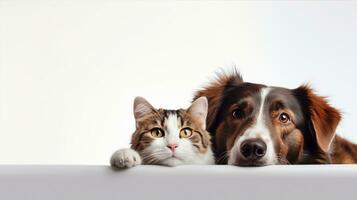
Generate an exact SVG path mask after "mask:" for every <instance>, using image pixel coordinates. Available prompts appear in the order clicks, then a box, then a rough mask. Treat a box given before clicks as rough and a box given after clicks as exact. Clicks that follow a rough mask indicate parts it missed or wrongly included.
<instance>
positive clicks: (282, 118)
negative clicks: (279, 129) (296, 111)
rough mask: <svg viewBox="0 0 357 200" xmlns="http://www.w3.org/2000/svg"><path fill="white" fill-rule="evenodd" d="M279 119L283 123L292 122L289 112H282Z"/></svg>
mask: <svg viewBox="0 0 357 200" xmlns="http://www.w3.org/2000/svg"><path fill="white" fill-rule="evenodd" d="M279 121H280V122H281V123H284V124H286V123H288V122H290V116H289V115H288V114H287V113H281V114H280V115H279Z"/></svg>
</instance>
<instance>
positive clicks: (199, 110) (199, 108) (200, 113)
mask: <svg viewBox="0 0 357 200" xmlns="http://www.w3.org/2000/svg"><path fill="white" fill-rule="evenodd" d="M207 109H208V101H207V98H206V97H200V98H198V99H196V100H195V101H194V102H193V103H192V104H191V106H190V107H189V108H188V109H187V112H188V113H189V114H190V115H191V116H192V117H193V118H194V120H195V121H196V122H197V123H199V125H200V126H201V128H202V129H203V130H206V117H207Z"/></svg>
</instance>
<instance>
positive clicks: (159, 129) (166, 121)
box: [110, 97, 214, 169]
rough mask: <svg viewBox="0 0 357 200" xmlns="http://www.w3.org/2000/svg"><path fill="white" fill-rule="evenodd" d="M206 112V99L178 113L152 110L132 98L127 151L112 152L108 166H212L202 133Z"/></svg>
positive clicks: (205, 135) (207, 142)
mask: <svg viewBox="0 0 357 200" xmlns="http://www.w3.org/2000/svg"><path fill="white" fill-rule="evenodd" d="M207 108H208V102H207V98H206V97H200V98H198V99H197V100H195V101H194V102H193V103H192V104H191V106H190V107H189V108H188V109H178V110H165V109H155V108H154V107H153V106H152V105H151V104H150V103H149V102H148V101H147V100H145V99H144V98H142V97H136V98H135V100H134V117H135V122H136V131H135V132H134V134H133V135H132V139H131V148H128V149H119V150H117V151H116V152H114V154H113V155H112V157H111V159H110V164H111V166H112V167H113V168H115V169H121V168H131V167H134V166H136V165H140V164H152V165H165V166H177V165H182V164H214V156H213V153H212V150H211V137H210V134H209V133H208V132H207V131H206V117H207Z"/></svg>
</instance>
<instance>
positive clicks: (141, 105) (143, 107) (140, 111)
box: [134, 97, 155, 121]
mask: <svg viewBox="0 0 357 200" xmlns="http://www.w3.org/2000/svg"><path fill="white" fill-rule="evenodd" d="M154 111H155V108H154V107H153V106H152V105H151V104H150V103H149V102H148V101H147V100H146V99H144V98H143V97H136V98H135V100H134V117H135V120H136V121H137V120H138V119H140V118H142V117H143V116H145V115H147V114H150V113H152V112H154Z"/></svg>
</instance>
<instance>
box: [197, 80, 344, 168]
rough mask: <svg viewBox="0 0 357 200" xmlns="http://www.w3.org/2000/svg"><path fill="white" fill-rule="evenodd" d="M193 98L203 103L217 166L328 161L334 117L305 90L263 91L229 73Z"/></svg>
mask: <svg viewBox="0 0 357 200" xmlns="http://www.w3.org/2000/svg"><path fill="white" fill-rule="evenodd" d="M198 96H207V98H208V100H209V113H208V119H207V126H208V130H209V131H210V132H211V133H213V144H214V149H215V153H216V158H217V161H218V163H228V164H231V165H240V166H262V165H272V164H289V163H292V164H293V163H301V162H316V163H318V162H320V163H324V162H328V160H327V158H326V157H325V155H326V154H327V152H328V150H329V147H330V144H331V141H332V140H333V137H334V133H335V128H336V126H337V124H338V122H339V120H340V114H339V112H338V111H337V110H336V109H334V108H332V107H331V106H329V105H328V104H327V102H326V101H325V100H324V99H323V98H322V97H319V96H317V95H315V94H314V93H313V92H312V91H311V89H309V88H308V87H306V86H303V87H299V88H297V89H294V90H290V89H286V88H279V87H268V86H265V85H260V84H253V83H246V82H243V81H242V79H241V78H240V76H239V75H237V74H232V75H228V76H227V75H226V76H221V77H220V79H219V80H218V81H217V82H215V83H213V84H212V85H211V86H209V87H207V88H206V89H204V90H202V91H200V92H199V93H198ZM311 157H314V158H312V159H311Z"/></svg>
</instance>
